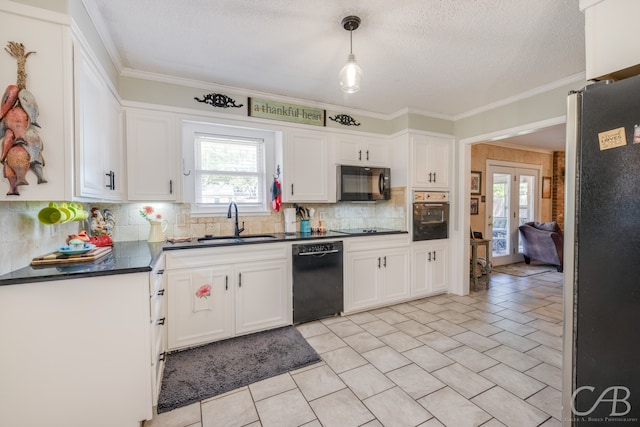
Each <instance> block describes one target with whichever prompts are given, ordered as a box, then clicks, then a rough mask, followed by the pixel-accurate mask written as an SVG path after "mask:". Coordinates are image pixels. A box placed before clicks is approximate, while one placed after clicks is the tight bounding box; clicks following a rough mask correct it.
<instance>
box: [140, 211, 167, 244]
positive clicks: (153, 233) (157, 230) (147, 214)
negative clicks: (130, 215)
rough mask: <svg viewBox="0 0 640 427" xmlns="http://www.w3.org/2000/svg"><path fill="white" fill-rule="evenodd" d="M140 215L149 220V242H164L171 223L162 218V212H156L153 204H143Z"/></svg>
mask: <svg viewBox="0 0 640 427" xmlns="http://www.w3.org/2000/svg"><path fill="white" fill-rule="evenodd" d="M140 216H142V217H143V218H144V219H146V220H147V221H148V222H149V226H150V227H149V238H148V239H147V242H150V243H155V242H164V232H165V231H167V227H168V226H169V223H168V222H167V221H166V220H164V219H162V214H160V213H158V212H155V211H154V209H153V207H152V206H143V207H142V209H141V210H140Z"/></svg>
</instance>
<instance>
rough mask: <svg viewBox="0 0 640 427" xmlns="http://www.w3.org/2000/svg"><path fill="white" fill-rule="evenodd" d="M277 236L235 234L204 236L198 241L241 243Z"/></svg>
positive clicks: (270, 238)
mask: <svg viewBox="0 0 640 427" xmlns="http://www.w3.org/2000/svg"><path fill="white" fill-rule="evenodd" d="M276 238H277V236H274V235H273V234H245V235H242V234H241V235H240V236H238V237H236V236H204V237H200V238H199V239H198V242H206V241H215V242H220V243H232V242H237V243H242V242H254V241H257V240H272V239H276Z"/></svg>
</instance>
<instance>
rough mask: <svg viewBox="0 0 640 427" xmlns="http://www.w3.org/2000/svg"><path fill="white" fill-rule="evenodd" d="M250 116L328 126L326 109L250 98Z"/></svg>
mask: <svg viewBox="0 0 640 427" xmlns="http://www.w3.org/2000/svg"><path fill="white" fill-rule="evenodd" d="M249 116H250V117H260V118H263V119H272V120H281V121H285V122H294V123H301V124H306V125H315V126H326V111H325V110H322V109H319V108H311V107H304V106H302V105H293V104H286V103H284V102H278V101H267V100H266V99H258V98H249Z"/></svg>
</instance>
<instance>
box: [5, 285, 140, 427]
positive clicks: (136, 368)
mask: <svg viewBox="0 0 640 427" xmlns="http://www.w3.org/2000/svg"><path fill="white" fill-rule="evenodd" d="M149 320H150V319H149V273H148V272H141V273H133V274H126V275H115V276H99V277H84V278H75V279H66V280H56V281H47V282H37V283H26V284H18V285H7V286H0V324H1V325H3V327H1V328H0V342H2V351H1V352H0V378H2V384H3V386H2V387H0V425H2V426H69V427H85V426H87V425H88V424H89V425H96V426H125V427H134V426H135V427H138V426H140V424H141V421H143V420H145V419H151V417H152V393H151V390H152V388H151V369H150V359H151V351H150V345H149V343H150V327H149ZM8 385H10V386H8ZM34 408H37V410H36V409H34Z"/></svg>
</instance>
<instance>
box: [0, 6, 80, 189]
mask: <svg viewBox="0 0 640 427" xmlns="http://www.w3.org/2000/svg"><path fill="white" fill-rule="evenodd" d="M40 11H41V9H38V8H32V7H30V6H27V5H21V4H18V3H15V2H0V22H2V40H1V41H0V50H1V52H0V97H2V94H4V93H5V90H6V89H7V87H8V86H10V85H17V84H18V59H19V57H20V56H21V55H20V53H19V52H18V51H17V50H19V46H18V47H17V48H18V49H17V50H16V55H17V56H16V57H14V56H13V55H12V54H10V53H9V51H11V50H13V49H11V48H10V47H9V42H15V43H17V44H22V45H23V47H24V54H25V55H26V54H28V56H27V57H26V61H25V69H24V72H25V73H26V81H25V87H26V90H28V92H30V93H31V94H32V95H33V97H34V99H35V101H36V103H37V106H38V114H37V118H35V120H34V117H33V113H31V114H32V119H31V120H30V122H31V123H30V126H29V128H28V130H27V132H29V135H31V136H34V135H37V138H36V139H29V142H28V143H27V144H26V145H23V144H17V145H14V146H12V147H11V148H10V151H11V154H7V161H6V162H4V164H3V165H0V169H2V173H0V200H2V201H27V200H38V201H45V200H65V199H68V198H70V197H71V191H72V190H71V188H72V186H71V179H72V178H71V177H72V176H73V171H72V158H73V117H72V116H73V85H72V66H71V64H72V62H71V61H72V60H71V58H72V48H71V30H70V20H69V18H68V17H67V16H65V15H61V14H58V13H54V12H47V13H41V12H40ZM30 52H31V53H30ZM14 108H15V107H14ZM18 108H21V109H22V110H24V109H29V106H25V105H22V104H20V106H19V107H18ZM23 117H24V116H23ZM33 122H36V123H37V125H38V126H35V125H34V124H32V123H33ZM1 127H2V128H3V130H2V131H0V139H4V136H7V133H6V132H5V130H4V128H5V126H1ZM9 129H11V127H9ZM17 131H18V130H17ZM25 134H26V132H25ZM40 143H41V144H42V145H41V147H42V149H40V147H39V145H40ZM25 147H26V148H27V149H26V150H25ZM39 155H41V156H42V159H41V160H38V159H37V157H39ZM27 156H28V157H27ZM31 157H36V162H35V163H34V162H32V161H31V160H33V159H32V158H31ZM26 158H28V159H29V160H28V163H26V162H24V160H25V159H26ZM3 160H5V159H3ZM27 164H29V166H27V167H26V168H25V165H27ZM12 165H13V166H12ZM39 167H41V169H42V173H41V178H42V179H39V178H38V176H37V175H36V173H35V171H36V170H37V171H38V172H39V170H38V168H39ZM12 175H13V176H16V177H22V178H23V180H22V181H23V182H26V184H25V183H23V184H22V185H19V184H20V183H19V181H18V180H17V179H16V181H15V182H13V184H12V182H11V179H13V176H12ZM7 177H11V178H7ZM45 181H46V182H45ZM27 184H28V185H27ZM11 188H15V190H16V191H13V192H12V191H10V189H11ZM9 192H11V193H14V194H7V193H9ZM15 193H19V194H15Z"/></svg>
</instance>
